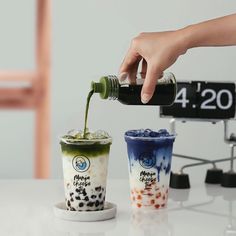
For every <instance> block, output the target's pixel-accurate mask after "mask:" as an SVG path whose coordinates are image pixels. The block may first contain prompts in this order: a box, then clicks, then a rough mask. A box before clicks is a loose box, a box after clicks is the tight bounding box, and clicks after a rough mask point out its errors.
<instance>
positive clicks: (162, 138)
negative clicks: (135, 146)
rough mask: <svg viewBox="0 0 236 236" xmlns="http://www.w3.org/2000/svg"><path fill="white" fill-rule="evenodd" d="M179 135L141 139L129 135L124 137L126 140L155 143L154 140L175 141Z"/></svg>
mask: <svg viewBox="0 0 236 236" xmlns="http://www.w3.org/2000/svg"><path fill="white" fill-rule="evenodd" d="M176 136H177V134H176V133H174V134H170V135H169V136H160V137H141V136H136V137H134V136H129V135H127V134H125V135H124V137H125V138H127V139H131V140H142V141H153V140H166V139H170V140H174V139H175V138H176Z"/></svg>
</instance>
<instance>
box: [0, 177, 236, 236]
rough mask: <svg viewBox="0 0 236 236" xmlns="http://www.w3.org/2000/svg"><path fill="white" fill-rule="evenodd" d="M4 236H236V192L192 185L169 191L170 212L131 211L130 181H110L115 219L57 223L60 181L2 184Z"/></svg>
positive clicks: (1, 230) (109, 197) (109, 198)
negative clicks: (55, 207) (54, 207)
mask: <svg viewBox="0 0 236 236" xmlns="http://www.w3.org/2000/svg"><path fill="white" fill-rule="evenodd" d="M0 189H1V194H0V224H1V227H0V235H4V236H8V235H11V236H12V235H22V236H23V235H24V236H28V235H29V236H37V235H43V236H47V235H50V236H53V235H57V236H61V235H67V236H68V235H72V236H74V235H83V236H86V235H99V236H108V235H113V236H116V235H117V236H118V235H122V236H123V235H124V236H126V235H135V236H139V235H145V236H154V235H155V236H159V235H161V236H166V235H168V236H180V235H181V236H183V235H191V236H195V235H196V236H199V235H207V236H211V235H212V236H213V235H214V236H217V235H231V236H232V235H234V236H235V235H236V206H235V205H236V203H235V201H236V189H235V188H234V189H233V188H231V189H230V188H223V187H220V186H218V185H205V184H203V183H199V184H193V185H192V187H191V189H190V190H176V189H170V195H169V201H168V207H167V209H166V210H157V211H155V212H149V213H144V212H140V211H139V212H132V210H131V208H130V205H129V203H130V202H129V183H128V180H109V181H108V186H107V201H110V202H113V203H116V204H117V207H118V209H117V210H118V211H117V215H116V218H115V219H112V220H107V221H101V222H85V223H81V222H71V221H65V220H60V219H57V218H56V217H55V216H54V214H53V205H54V204H56V203H58V202H61V201H63V199H64V193H63V191H64V190H63V181H62V180H1V181H0Z"/></svg>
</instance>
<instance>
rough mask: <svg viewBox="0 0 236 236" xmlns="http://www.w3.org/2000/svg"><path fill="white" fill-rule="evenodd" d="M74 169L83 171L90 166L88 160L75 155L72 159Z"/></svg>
mask: <svg viewBox="0 0 236 236" xmlns="http://www.w3.org/2000/svg"><path fill="white" fill-rule="evenodd" d="M72 165H73V167H74V169H75V170H76V171H78V172H85V171H86V170H88V169H89V167H90V161H89V159H88V158H87V157H85V156H75V157H74V158H73V160H72Z"/></svg>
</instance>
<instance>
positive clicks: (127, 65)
mask: <svg viewBox="0 0 236 236" xmlns="http://www.w3.org/2000/svg"><path fill="white" fill-rule="evenodd" d="M141 59H142V57H141V56H140V55H139V53H138V52H137V51H136V50H135V47H134V46H131V47H130V49H129V50H128V52H127V54H126V56H125V58H124V61H123V62H122V64H121V66H120V70H119V74H123V73H127V74H128V77H129V80H130V81H135V79H136V74H137V70H138V65H139V62H140V60H141ZM124 78H127V76H121V80H122V79H124Z"/></svg>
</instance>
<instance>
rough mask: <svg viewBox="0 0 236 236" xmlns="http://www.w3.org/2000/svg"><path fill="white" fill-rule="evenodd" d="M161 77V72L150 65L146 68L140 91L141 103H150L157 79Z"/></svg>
mask: <svg viewBox="0 0 236 236" xmlns="http://www.w3.org/2000/svg"><path fill="white" fill-rule="evenodd" d="M161 75H162V71H161V70H160V68H158V67H157V66H153V65H152V64H151V63H150V64H148V66H147V73H146V78H145V80H144V84H143V87H142V91H141V100H142V103H144V104H146V103H148V102H149V101H150V99H151V98H152V96H153V93H154V91H155V89H156V84H157V79H158V78H160V77H161Z"/></svg>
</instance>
